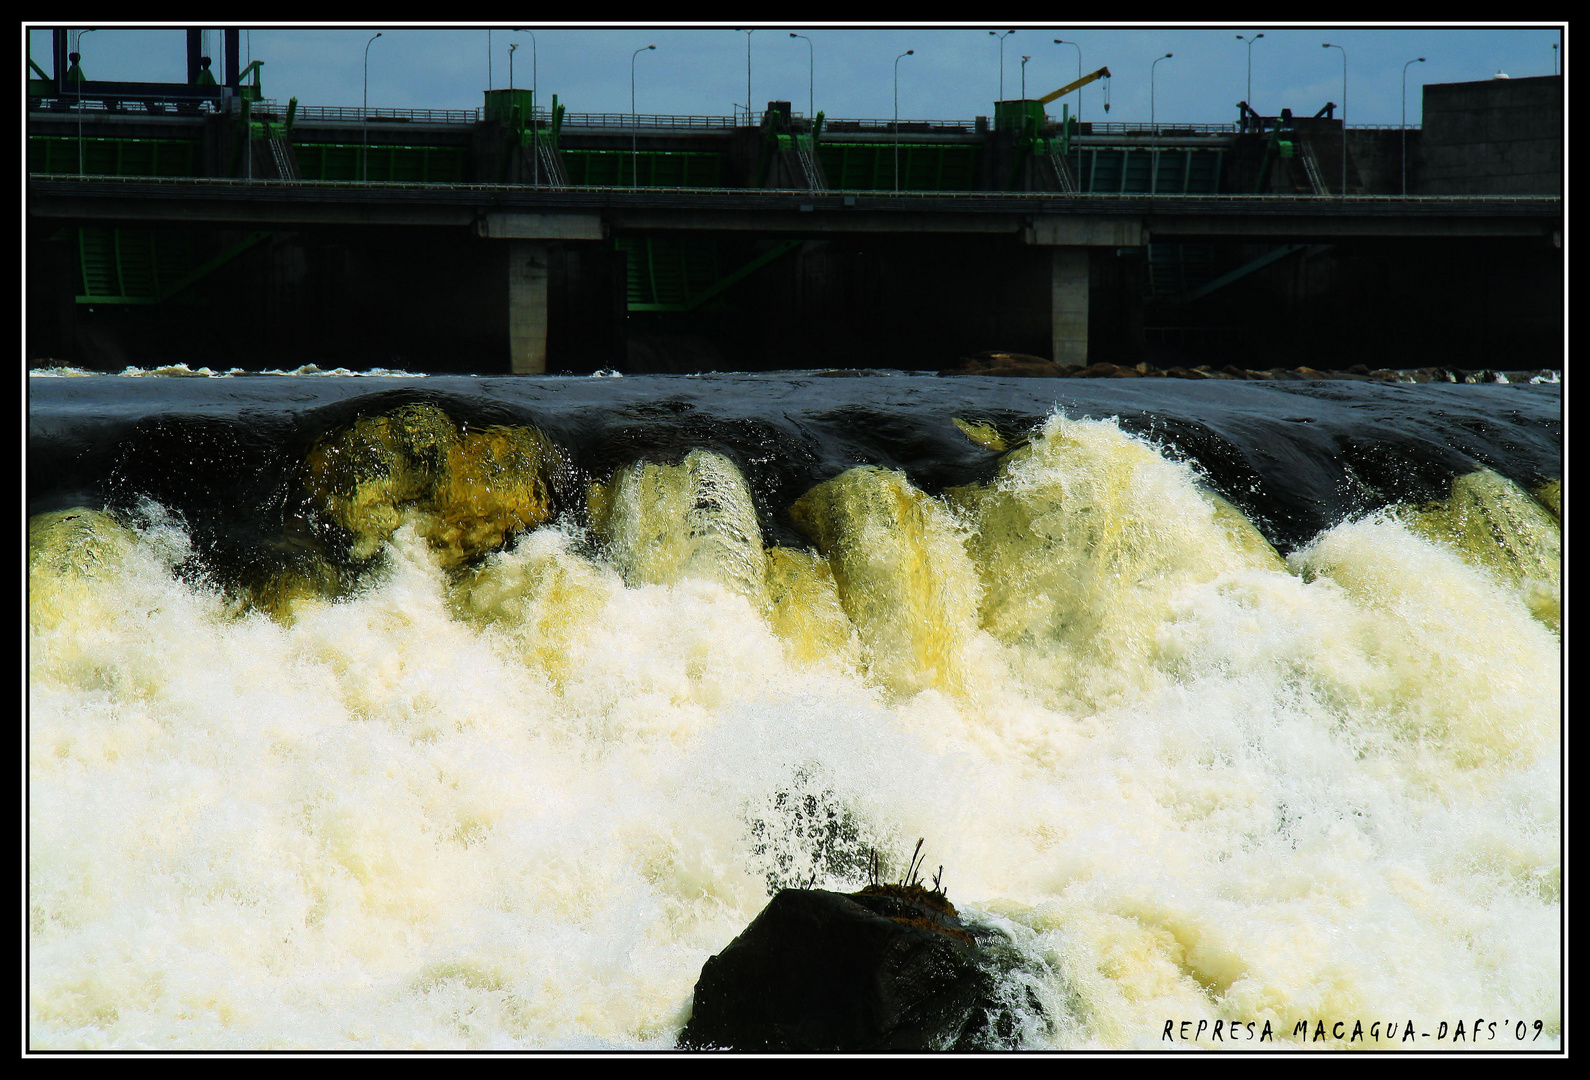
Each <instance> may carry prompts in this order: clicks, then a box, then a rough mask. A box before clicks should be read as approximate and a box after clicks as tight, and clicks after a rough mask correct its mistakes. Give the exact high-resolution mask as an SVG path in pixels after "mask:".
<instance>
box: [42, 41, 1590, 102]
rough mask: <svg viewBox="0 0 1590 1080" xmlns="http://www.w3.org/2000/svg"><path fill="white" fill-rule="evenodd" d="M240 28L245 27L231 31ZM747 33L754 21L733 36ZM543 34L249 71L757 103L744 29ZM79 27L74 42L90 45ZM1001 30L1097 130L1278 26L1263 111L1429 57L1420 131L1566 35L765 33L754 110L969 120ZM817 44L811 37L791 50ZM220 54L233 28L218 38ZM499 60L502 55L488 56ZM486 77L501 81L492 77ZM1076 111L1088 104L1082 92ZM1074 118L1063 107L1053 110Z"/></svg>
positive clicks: (390, 49) (332, 52)
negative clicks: (1064, 89)
mask: <svg viewBox="0 0 1590 1080" xmlns="http://www.w3.org/2000/svg"><path fill="white" fill-rule="evenodd" d="M185 25H187V24H186V23H178V24H176V25H175V26H174V27H170V28H164V27H162V28H156V27H152V26H150V25H149V24H147V23H145V24H139V25H137V26H131V25H122V26H116V25H113V24H109V23H100V24H98V29H96V30H95V31H94V32H93V33H90V34H87V35H85V36H84V37H83V39H82V44H81V46H80V48H81V51H82V53H83V58H84V59H83V64H84V69H85V71H86V73H87V74H88V77H89V78H91V79H118V80H122V79H125V80H138V81H180V80H181V79H183V78H184V75H185V70H186V51H185V49H186V46H185V39H184V36H183V33H182V30H181V29H180V27H182V26H185ZM233 25H243V24H233ZM736 25H743V26H749V25H753V24H736ZM528 28H530V29H533V30H534V32H535V42H534V49H535V61H534V64H533V65H532V55H531V53H532V43H531V38H530V35H528V34H524V33H513V32H511V31H510V29H509V28H508V27H498V28H495V29H494V30H493V31H492V32H491V34H490V35H489V42H490V45H489V47H488V33H487V29H486V28H485V27H484V26H449V27H438V26H436V25H434V24H430V25H425V26H415V25H409V26H405V25H402V24H371V25H370V26H368V27H362V28H357V29H354V28H333V27H314V26H310V27H299V28H292V29H284V28H280V27H269V26H260V25H256V26H253V27H250V28H248V29H247V30H246V33H245V34H244V35H243V37H244V39H245V45H244V47H245V49H246V50H247V52H248V55H249V57H250V58H252V59H255V60H263V61H264V62H265V66H264V69H263V76H264V87H265V92H266V96H267V97H271V98H276V99H278V100H280V101H282V102H285V101H286V99H287V98H288V97H289V96H296V97H297V98H298V99H299V101H300V102H301V103H302V104H305V105H358V104H359V103H360V100H361V95H362V93H363V84H362V76H363V73H364V68H363V60H364V55H365V43H366V41H368V40H369V38H370V35H371V34H373V33H375V32H376V31H378V30H379V31H381V32H382V35H383V36H382V37H381V39H380V40H378V41H376V42H375V43H374V44H373V45H372V46H371V47H370V50H369V63H370V67H369V102H370V104H371V106H386V107H400V108H453V109H458V108H474V107H476V106H478V105H479V104H480V103H481V91H482V90H484V89H486V88H487V86H488V78H489V80H490V82H489V84H490V85H494V86H496V87H498V88H502V87H506V86H507V85H508V79H509V56H508V47H509V45H510V44H514V43H518V44H519V45H520V48H519V49H518V51H517V53H516V55H515V57H514V60H513V81H514V84H515V85H516V86H520V87H527V86H529V85H530V84H531V79H532V75H534V77H535V79H536V81H537V83H538V85H539V87H540V90H541V92H542V95H543V97H544V98H549V97H550V95H551V94H553V93H556V94H558V95H559V100H560V101H563V102H564V103H566V104H567V106H568V107H569V109H570V110H571V111H574V112H628V111H629V109H630V63H631V55H632V53H633V52H634V50H635V49H638V48H643V47H644V46H646V45H651V44H655V45H656V46H657V49H656V51H654V52H645V53H642V54H641V55H640V56H639V57H638V58H637V59H636V60H635V96H636V108H637V110H638V111H640V112H643V113H647V112H654V113H676V114H708V115H728V114H729V113H730V112H731V111H732V110H733V109H734V107H735V105H736V104H738V105H739V106H741V107H743V106H744V104H745V101H746V41H747V35H746V34H745V33H743V32H737V31H736V29H735V27H734V25H726V26H716V27H702V26H692V27H684V26H679V25H667V26H654V27H642V28H636V27H633V26H625V27H617V28H615V27H606V28H591V27H589V26H586V27H568V26H546V27H535V26H533V25H529V26H528ZM77 29H83V28H74V40H76V35H75V30H77ZM990 29H996V30H998V31H999V33H1000V34H1001V35H1003V34H1004V32H1005V31H1006V30H1011V29H1014V30H1015V31H1016V33H1015V34H1013V35H1010V36H1009V37H1004V38H1003V41H1004V89H1005V96H1006V97H1011V98H1014V97H1019V96H1020V94H1021V74H1022V73H1021V66H1022V65H1021V58H1022V56H1023V55H1026V56H1030V57H1031V59H1030V60H1029V61H1028V63H1027V67H1026V90H1027V95H1028V96H1029V97H1040V96H1042V95H1043V94H1046V93H1048V92H1049V91H1050V90H1053V89H1056V88H1058V87H1059V86H1061V85H1063V84H1065V83H1068V82H1070V81H1072V80H1073V79H1075V78H1076V76H1077V59H1078V55H1077V49H1075V48H1072V47H1071V46H1069V45H1056V44H1054V43H1053V42H1054V39H1055V38H1061V39H1064V40H1066V41H1075V42H1077V43H1078V44H1079V45H1080V47H1081V53H1082V56H1081V59H1082V63H1083V70H1084V71H1093V70H1095V69H1097V68H1099V67H1104V66H1108V67H1109V68H1110V70H1111V72H1112V74H1113V76H1114V78H1113V79H1112V80H1111V85H1110V98H1111V110H1110V113H1109V115H1108V117H1106V116H1105V114H1104V111H1103V107H1102V106H1103V103H1104V97H1103V93H1104V91H1103V88H1102V83H1094V84H1092V85H1090V86H1089V87H1087V88H1086V89H1085V90H1084V92H1083V104H1082V109H1083V119H1085V120H1103V119H1110V120H1125V121H1146V120H1148V119H1149V115H1150V109H1151V103H1150V67H1151V65H1152V63H1153V61H1154V59H1155V58H1156V57H1161V56H1163V55H1164V54H1165V53H1167V52H1169V53H1173V54H1174V55H1173V56H1172V57H1171V59H1169V60H1165V61H1164V62H1163V63H1161V64H1160V65H1159V66H1158V68H1157V74H1156V75H1155V77H1154V82H1153V102H1152V111H1153V113H1154V115H1155V116H1156V118H1157V119H1158V120H1159V122H1161V123H1176V122H1184V123H1185V122H1226V121H1232V120H1235V119H1236V117H1237V110H1236V102H1238V101H1240V100H1242V99H1243V98H1244V97H1246V96H1247V78H1248V67H1247V64H1248V56H1249V50H1248V47H1247V45H1246V43H1245V42H1243V41H1238V40H1237V39H1236V35H1237V34H1243V35H1252V34H1255V33H1263V34H1264V38H1263V39H1262V40H1259V41H1257V42H1256V43H1255V45H1254V46H1253V48H1252V59H1253V73H1252V78H1253V103H1254V105H1255V106H1256V107H1257V108H1258V109H1259V110H1260V111H1261V112H1265V113H1270V114H1273V113H1276V112H1278V111H1279V110H1280V109H1281V108H1282V107H1283V106H1285V107H1289V108H1291V109H1292V110H1293V111H1294V112H1296V113H1300V114H1303V115H1312V114H1313V113H1314V112H1315V111H1316V110H1317V109H1319V107H1320V106H1322V105H1323V104H1324V103H1325V102H1326V101H1335V102H1338V103H1339V102H1341V100H1342V52H1341V51H1340V50H1337V49H1325V48H1322V47H1321V44H1322V43H1323V42H1332V43H1334V44H1338V45H1341V46H1343V48H1344V49H1345V50H1346V59H1347V109H1348V112H1347V118H1348V122H1349V123H1351V124H1396V123H1398V122H1399V120H1400V116H1401V113H1400V104H1399V97H1400V90H1401V84H1402V76H1403V64H1404V63H1405V62H1406V61H1409V60H1412V59H1414V58H1415V57H1419V56H1423V57H1425V58H1426V62H1425V63H1423V64H1414V65H1413V66H1412V67H1411V68H1409V69H1408V72H1407V80H1408V96H1407V111H1408V121H1409V123H1416V122H1417V121H1418V117H1419V101H1420V95H1419V89H1418V88H1419V86H1420V85H1421V84H1422V83H1426V82H1430V83H1439V82H1468V81H1474V80H1479V79H1487V78H1490V77H1492V76H1493V75H1495V74H1496V72H1497V71H1498V70H1502V71H1505V72H1506V73H1507V74H1509V75H1511V76H1513V77H1515V78H1517V77H1524V76H1532V75H1550V74H1552V66H1553V53H1552V44H1553V43H1554V42H1560V41H1561V40H1562V37H1563V34H1562V33H1561V32H1560V30H1559V28H1558V27H1557V26H1554V25H1537V26H1517V25H1515V26H1509V27H1501V28H1480V27H1462V26H1452V25H1442V26H1425V27H1408V26H1406V24H1404V25H1401V26H1398V27H1396V28H1386V27H1374V26H1364V25H1362V24H1358V25H1354V26H1347V27H1343V26H1328V25H1322V24H1307V25H1295V24H1294V25H1290V26H1289V25H1284V24H1281V25H1262V24H1255V25H1230V26H1226V25H1223V24H1221V25H1210V24H1204V25H1197V26H1181V27H1172V26H1155V27H1130V26H1128V27H1122V26H1121V25H1120V24H1113V25H1110V26H1097V25H1095V26H1089V25H1085V24H1068V25H1064V26H1061V25H1042V26H1040V25H1034V24H1023V23H1007V24H1001V25H999V26H997V27H989V26H975V27H969V26H933V27H927V26H913V27H881V28H880V27H871V28H861V27H854V26H834V25H827V26H811V25H804V26H803V25H801V24H795V23H790V24H782V23H781V24H760V25H756V29H755V32H754V33H753V34H751V35H750V46H751V99H752V101H753V103H754V104H755V106H756V108H758V109H760V108H762V107H763V106H764V105H765V104H766V102H767V101H769V100H773V99H780V100H788V101H790V102H792V103H793V105H794V108H795V110H796V111H797V112H802V113H804V112H805V111H806V108H807V99H808V92H809V91H808V85H809V84H808V79H809V78H810V80H811V83H812V84H814V96H815V107H816V108H817V109H821V110H824V111H825V112H826V113H827V114H828V115H829V116H830V117H834V118H842V117H888V116H890V115H892V114H893V110H894V99H893V92H894V82H893V73H894V68H895V63H894V62H895V58H896V57H897V56H898V55H899V54H900V53H903V52H904V51H905V50H907V49H913V50H915V53H914V55H912V56H909V57H906V58H905V59H904V60H901V61H900V62H899V100H900V105H899V108H900V113H899V114H900V116H901V118H902V119H906V118H911V119H943V120H967V119H970V118H971V117H973V116H977V115H990V114H991V113H992V111H993V102H994V100H995V99H996V98H997V97H998V96H999V87H1000V46H999V40H1000V38H998V37H995V36H991V35H990V34H989V30H990ZM791 33H801V34H804V35H806V36H807V37H808V38H810V40H811V58H810V67H809V66H808V50H807V43H806V42H805V41H802V40H798V39H795V38H792V37H790V34H791ZM28 36H29V45H30V55H31V56H32V57H33V59H34V60H35V61H36V62H37V63H39V65H40V66H41V67H43V68H44V69H45V70H49V65H50V58H49V31H48V30H34V29H32V28H31V27H29V30H28ZM206 36H207V40H208V41H210V42H212V44H211V45H210V49H211V50H212V55H218V53H219V47H218V44H214V43H215V42H218V40H219V37H220V31H219V30H210V31H207V32H206ZM488 57H489V61H488ZM488 71H489V76H488ZM1068 100H1069V101H1071V102H1072V103H1073V107H1074V106H1075V102H1076V100H1077V99H1076V95H1075V94H1073V95H1070V97H1069V99H1068ZM1050 112H1051V113H1052V114H1056V115H1058V112H1059V103H1058V102H1056V103H1055V104H1054V105H1052V106H1051V107H1050Z"/></svg>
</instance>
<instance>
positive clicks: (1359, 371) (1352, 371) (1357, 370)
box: [1347, 364, 1369, 375]
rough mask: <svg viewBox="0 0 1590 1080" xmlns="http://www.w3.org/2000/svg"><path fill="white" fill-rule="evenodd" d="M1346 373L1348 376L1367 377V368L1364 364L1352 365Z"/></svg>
mask: <svg viewBox="0 0 1590 1080" xmlns="http://www.w3.org/2000/svg"><path fill="white" fill-rule="evenodd" d="M1347 373H1348V374H1349V375H1368V374H1369V368H1368V366H1367V365H1365V364H1354V365H1353V366H1352V367H1350V368H1348V369H1347Z"/></svg>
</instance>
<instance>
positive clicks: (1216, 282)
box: [1181, 244, 1308, 304]
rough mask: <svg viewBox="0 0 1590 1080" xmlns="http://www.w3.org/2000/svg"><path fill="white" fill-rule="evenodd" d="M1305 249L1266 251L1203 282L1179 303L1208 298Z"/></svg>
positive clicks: (1291, 247) (1294, 246) (1291, 246)
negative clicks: (1227, 271)
mask: <svg viewBox="0 0 1590 1080" xmlns="http://www.w3.org/2000/svg"><path fill="white" fill-rule="evenodd" d="M1305 247H1308V245H1307V244H1282V245H1281V246H1280V247H1278V248H1275V249H1273V250H1271V251H1266V252H1265V253H1264V254H1263V255H1260V256H1259V257H1258V258H1257V259H1253V260H1251V261H1249V262H1245V263H1243V264H1242V265H1241V266H1239V267H1237V268H1236V269H1235V270H1232V271H1230V272H1229V273H1225V274H1221V275H1220V276H1219V277H1217V278H1215V279H1213V280H1212V281H1207V282H1205V283H1204V284H1202V285H1200V286H1199V287H1198V288H1196V289H1194V290H1193V291H1192V292H1190V293H1187V294H1186V295H1184V296H1183V297H1182V298H1181V302H1182V303H1184V304H1186V303H1190V302H1192V301H1194V300H1198V299H1201V298H1202V297H1205V296H1208V295H1209V294H1210V293H1212V292H1214V291H1216V290H1217V289H1223V288H1225V287H1226V286H1227V285H1230V284H1231V283H1232V282H1234V281H1240V280H1241V279H1242V278H1245V277H1247V276H1248V275H1249V274H1251V273H1253V272H1254V271H1255V270H1263V269H1264V268H1265V267H1266V266H1269V265H1270V264H1271V263H1273V262H1277V261H1279V260H1281V259H1284V258H1286V257H1287V256H1288V255H1290V254H1292V252H1294V251H1297V250H1299V249H1301V248H1305Z"/></svg>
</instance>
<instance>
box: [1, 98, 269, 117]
mask: <svg viewBox="0 0 1590 1080" xmlns="http://www.w3.org/2000/svg"><path fill="white" fill-rule="evenodd" d="M263 104H266V103H264V102H255V103H254V106H253V107H254V108H259V107H260V106H261V105H263ZM221 108H222V106H221V103H220V102H218V101H211V100H209V99H205V98H201V99H198V100H194V99H192V98H181V99H178V98H162V97H159V96H158V95H153V94H150V95H144V94H138V95H131V94H129V95H122V96H112V95H109V94H94V95H92V96H90V95H88V94H84V95H83V96H82V98H78V97H77V96H76V95H73V94H63V95H61V96H59V97H53V98H48V97H46V98H38V97H35V98H29V99H28V111H29V112H44V113H57V114H58V113H68V114H74V115H75V114H77V113H104V114H107V115H110V116H119V115H122V114H124V113H146V114H150V115H154V116H160V115H171V114H176V115H187V116H194V115H198V114H199V113H213V112H220V111H221Z"/></svg>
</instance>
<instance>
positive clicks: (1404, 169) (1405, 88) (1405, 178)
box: [1342, 56, 1424, 195]
mask: <svg viewBox="0 0 1590 1080" xmlns="http://www.w3.org/2000/svg"><path fill="white" fill-rule="evenodd" d="M1422 63H1424V57H1422V56H1421V57H1419V58H1418V59H1417V60H1409V61H1408V63H1407V64H1403V65H1402V193H1403V194H1404V195H1406V194H1408V65H1409V64H1422ZM1342 96H1343V97H1346V96H1347V95H1345V94H1343V95H1342ZM1346 121H1347V118H1346V117H1345V116H1343V117H1342V137H1343V138H1346V134H1347V123H1346Z"/></svg>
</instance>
